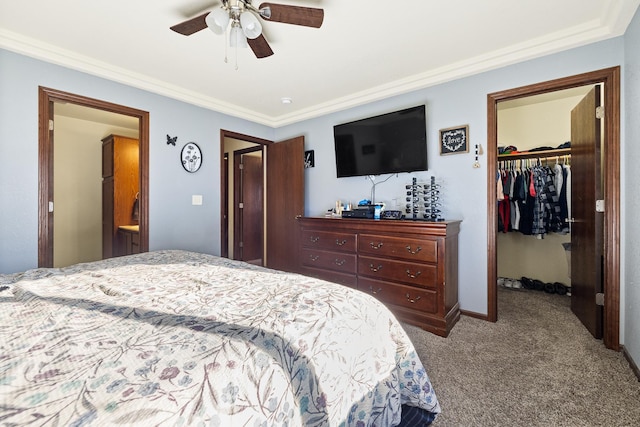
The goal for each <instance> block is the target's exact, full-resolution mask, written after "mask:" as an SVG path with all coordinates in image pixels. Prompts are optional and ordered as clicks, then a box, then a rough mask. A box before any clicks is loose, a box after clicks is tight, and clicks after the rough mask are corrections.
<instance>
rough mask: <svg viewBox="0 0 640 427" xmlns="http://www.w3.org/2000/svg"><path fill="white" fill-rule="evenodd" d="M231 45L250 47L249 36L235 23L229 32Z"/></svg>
mask: <svg viewBox="0 0 640 427" xmlns="http://www.w3.org/2000/svg"><path fill="white" fill-rule="evenodd" d="M229 45H230V46H231V47H241V48H245V47H249V45H248V44H247V38H246V37H245V35H244V33H243V32H242V29H241V28H240V26H239V25H237V24H235V23H234V25H232V26H231V32H230V33H229Z"/></svg>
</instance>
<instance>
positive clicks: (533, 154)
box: [498, 148, 571, 160]
mask: <svg viewBox="0 0 640 427" xmlns="http://www.w3.org/2000/svg"><path fill="white" fill-rule="evenodd" d="M566 155H571V148H557V149H555V150H541V151H523V152H519V153H514V154H498V160H510V159H533V158H540V157H555V156H566Z"/></svg>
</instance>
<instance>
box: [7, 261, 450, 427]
mask: <svg viewBox="0 0 640 427" xmlns="http://www.w3.org/2000/svg"><path fill="white" fill-rule="evenodd" d="M0 289H2V290H1V291H0V425H8V426H19V425H72V426H82V425H99V426H105V425H133V424H135V425H144V426H147V425H167V426H174V425H176V426H185V425H208V426H225V427H226V426H380V427H383V426H393V425H397V424H398V423H399V422H400V419H401V408H402V405H408V406H414V407H419V408H422V409H424V410H426V411H428V412H430V413H432V414H437V413H439V412H440V406H439V404H438V401H437V399H436V396H435V394H434V391H433V389H432V388H431V384H430V381H429V378H428V376H427V373H426V372H425V368H424V366H423V365H422V363H421V361H420V360H419V359H418V356H417V355H416V352H415V350H414V348H413V345H412V344H411V342H410V340H409V339H408V337H407V335H406V334H405V332H404V330H403V329H402V327H401V326H400V325H399V324H398V322H397V321H396V320H395V318H394V317H393V316H392V315H391V314H390V312H389V311H388V310H387V309H386V308H385V307H384V306H383V305H381V304H380V303H378V302H377V301H376V300H375V299H374V298H372V297H370V296H368V295H366V294H364V293H362V292H359V291H357V290H353V289H350V288H347V287H343V286H339V285H334V284H331V283H328V282H323V281H320V280H316V279H312V278H308V277H305V276H300V275H296V274H289V273H283V272H278V271H273V270H269V269H265V268H262V267H257V266H253V265H249V264H245V263H241V262H237V261H231V260H228V259H225V258H218V257H214V256H211V255H204V254H197V253H192V252H185V251H158V252H150V253H144V254H139V255H133V256H128V257H122V258H114V259H110V260H105V261H99V262H95V263H85V264H79V265H76V266H72V267H67V268H62V269H35V270H30V271H27V272H25V273H20V274H13V275H0Z"/></svg>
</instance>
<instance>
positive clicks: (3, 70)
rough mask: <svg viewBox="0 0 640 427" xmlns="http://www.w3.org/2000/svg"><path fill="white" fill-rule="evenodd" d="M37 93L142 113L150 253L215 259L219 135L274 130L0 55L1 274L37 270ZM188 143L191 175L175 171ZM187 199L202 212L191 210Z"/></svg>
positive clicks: (267, 135) (270, 132)
mask: <svg viewBox="0 0 640 427" xmlns="http://www.w3.org/2000/svg"><path fill="white" fill-rule="evenodd" d="M38 86H45V87H49V88H53V89H57V90H62V91H66V92H71V93H75V94H79V95H82V96H87V97H91V98H96V99H100V100H103V101H108V102H112V103H116V104H121V105H125V106H128V107H132V108H137V109H140V110H144V111H148V112H149V116H150V130H149V131H150V141H149V146H150V147H149V156H150V158H149V163H150V166H149V182H150V188H149V203H150V206H149V248H150V249H151V250H154V249H164V248H179V249H189V250H194V251H200V252H206V253H213V254H218V253H219V250H220V172H219V170H220V168H219V165H220V147H219V138H220V136H219V135H220V128H224V129H228V130H232V131H236V132H240V133H245V134H249V135H254V136H257V137H261V138H265V139H273V135H274V131H273V129H271V128H269V127H266V126H263V125H259V124H255V123H252V122H249V121H246V120H241V119H237V118H234V117H230V116H227V115H224V114H220V113H217V112H213V111H209V110H206V109H203V108H199V107H195V106H193V105H189V104H186V103H183V102H179V101H175V100H172V99H169V98H166V97H162V96H158V95H155V94H152V93H149V92H145V91H142V90H138V89H132V88H131V87H128V86H125V85H122V84H119V83H114V82H111V81H107V80H104V79H101V78H97V77H94V76H91V75H88V74H84V73H81V72H76V71H72V70H69V69H67V68H63V67H60V66H56V65H52V64H49V63H46V62H42V61H38V60H34V59H31V58H28V57H26V56H22V55H17V54H14V53H11V52H9V51H6V50H0V273H8V272H15V271H20V270H25V269H28V268H33V267H36V266H37V263H38ZM167 134H169V135H171V136H176V135H177V136H178V144H177V146H176V147H174V146H168V145H167V144H166V135H167ZM190 141H194V142H197V143H198V144H199V145H200V148H201V149H202V153H203V165H202V168H201V169H200V170H199V171H198V172H196V173H194V174H189V173H187V172H185V171H184V170H183V168H182V166H181V164H180V149H181V147H182V145H184V143H186V142H190ZM193 194H200V195H202V196H203V204H202V206H192V205H191V195H193Z"/></svg>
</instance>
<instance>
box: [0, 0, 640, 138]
mask: <svg viewBox="0 0 640 427" xmlns="http://www.w3.org/2000/svg"><path fill="white" fill-rule="evenodd" d="M638 3H640V0H636V1H633V2H616V5H617V6H616V7H615V8H608V9H606V10H605V11H604V12H603V19H602V20H594V21H591V22H588V23H585V24H583V25H580V26H576V27H572V28H567V29H564V30H562V31H558V32H555V33H552V34H548V35H546V36H544V37H539V38H536V39H532V40H528V41H526V42H524V43H520V44H516V45H512V46H509V47H507V48H504V49H499V50H496V51H493V52H490V53H487V54H484V55H480V56H476V57H473V58H469V59H466V60H464V61H459V62H456V63H453V64H450V65H447V66H444V67H440V68H438V69H435V70H430V71H427V72H424V73H420V74H416V75H413V76H409V77H406V78H404V79H400V80H397V81H393V82H390V83H388V84H384V85H380V86H377V87H373V88H370V89H367V90H364V91H360V92H356V93H353V94H349V95H346V96H344V97H341V98H338V99H335V100H332V101H329V102H325V103H321V104H317V105H314V106H311V107H308V108H304V109H300V110H297V111H294V112H291V113H289V114H286V115H282V116H277V117H274V116H268V115H265V114H261V113H258V112H256V111H252V110H249V109H246V108H242V107H240V106H238V105H235V104H231V103H228V102H224V101H221V100H218V99H215V98H213V97H207V96H203V95H202V94H200V93H197V92H194V91H189V90H186V89H184V88H182V87H179V86H177V85H173V84H169V83H167V82H164V81H161V80H158V79H155V78H152V77H149V76H146V75H144V74H140V73H134V72H131V71H130V70H127V69H125V68H122V67H117V66H114V65H113V64H108V63H105V62H102V61H98V60H96V59H94V58H91V57H87V56H83V55H79V54H76V53H74V52H71V51H68V50H64V49H60V48H58V47H57V46H53V45H50V44H46V43H43V42H41V41H39V40H35V39H31V38H27V37H24V36H22V35H20V34H16V33H13V32H9V31H5V30H2V29H0V48H4V49H7V50H10V51H13V52H16V53H19V54H23V55H26V56H29V57H32V58H36V59H39V60H42V61H45V62H49V63H53V64H57V65H61V66H64V67H67V68H71V69H74V70H77V71H81V72H85V73H87V74H91V75H95V76H98V77H102V78H105V79H108V80H111V81H115V82H119V83H122V84H125V85H128V86H132V87H135V88H138V89H143V90H146V91H148V92H152V93H155V94H158V95H162V96H166V97H169V98H172V99H176V100H179V101H183V102H186V103H189V104H192V105H196V106H199V107H202V108H206V109H210V110H213V111H217V112H219V113H224V114H228V115H230V116H234V117H238V118H241V119H245V120H249V121H251V122H254V123H258V124H262V125H266V126H269V127H272V128H278V127H282V126H287V125H290V124H293V123H297V122H300V121H304V120H309V119H313V118H316V117H320V116H323V115H327V114H330V113H334V112H337V111H341V110H346V109H348V108H353V107H356V106H359V105H363V104H367V103H370V102H374V101H379V100H382V99H386V98H389V97H392V96H397V95H401V94H405V93H408V92H413V91H416V90H420V89H424V88H427V87H431V86H435V85H438V84H441V83H445V82H448V81H452V80H456V79H460V78H463V77H468V76H471V75H474V74H479V73H482V72H486V71H490V70H494V69H497V68H501V67H504V66H507V65H511V64H515V63H518V62H522V61H526V60H530V59H534V58H539V57H541V56H545V55H549V54H552V53H557V52H560V51H563V50H568V49H571V48H575V47H579V46H584V45H587V44H590V43H594V42H597V41H602V40H605V39H608V38H612V37H616V36H619V35H621V34H624V31H625V30H626V28H627V26H628V25H629V22H630V21H631V19H632V18H633V14H634V12H635V10H636V9H637V7H638Z"/></svg>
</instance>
